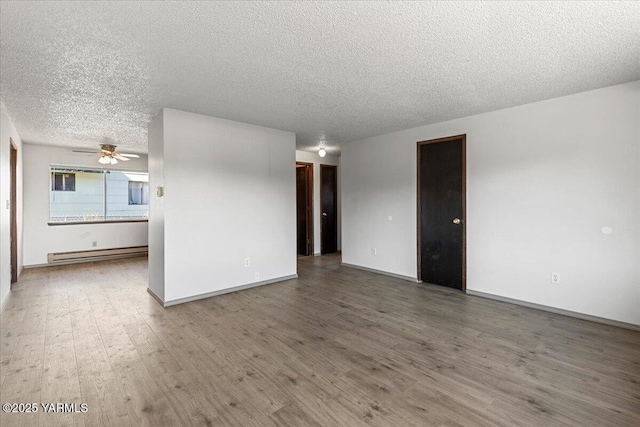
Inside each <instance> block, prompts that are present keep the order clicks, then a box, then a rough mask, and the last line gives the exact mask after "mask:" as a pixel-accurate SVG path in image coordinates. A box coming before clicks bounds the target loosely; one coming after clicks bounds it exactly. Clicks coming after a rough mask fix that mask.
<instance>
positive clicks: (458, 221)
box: [453, 218, 461, 225]
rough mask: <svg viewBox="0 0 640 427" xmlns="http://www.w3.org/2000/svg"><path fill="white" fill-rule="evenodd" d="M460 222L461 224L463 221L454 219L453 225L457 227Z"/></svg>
mask: <svg viewBox="0 0 640 427" xmlns="http://www.w3.org/2000/svg"><path fill="white" fill-rule="evenodd" d="M460 222H461V221H460V218H454V219H453V223H454V224H455V225H458V224H460Z"/></svg>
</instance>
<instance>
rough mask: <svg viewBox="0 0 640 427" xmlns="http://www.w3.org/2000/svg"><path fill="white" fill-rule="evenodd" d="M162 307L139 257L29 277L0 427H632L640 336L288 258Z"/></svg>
mask: <svg viewBox="0 0 640 427" xmlns="http://www.w3.org/2000/svg"><path fill="white" fill-rule="evenodd" d="M298 264H299V276H300V277H299V278H298V279H297V280H290V281H287V282H282V283H278V284H273V285H268V286H263V287H260V288H253V289H250V290H245V291H241V292H237V293H233V294H227V295H222V296H217V297H213V298H209V299H206V300H201V301H197V302H192V303H188V304H183V305H178V306H175V307H171V308H166V309H164V308H162V307H160V305H158V303H157V302H156V301H155V300H154V299H153V298H152V297H151V296H150V295H149V294H148V293H147V292H146V283H147V263H146V260H145V259H141V258H137V259H131V260H118V261H107V262H102V263H95V264H83V265H74V266H61V267H53V268H43V269H34V270H26V271H25V272H24V274H23V276H22V277H21V280H20V282H19V284H18V285H17V286H15V288H14V291H13V292H12V295H11V297H10V299H9V302H8V305H7V307H6V309H5V310H4V312H3V313H2V319H1V321H2V323H1V340H2V342H1V353H0V356H1V361H0V367H1V370H0V381H1V383H0V384H1V399H0V400H1V401H2V403H6V402H16V403H19V402H22V403H26V402H54V403H55V402H62V403H76V404H78V406H79V404H80V403H83V402H84V403H86V404H87V406H88V412H86V413H81V412H79V413H43V412H42V408H41V407H40V408H39V412H38V413H36V414H13V413H8V414H7V413H2V414H1V418H0V423H1V424H2V426H3V427H8V426H18V425H43V426H45V425H46V426H54V425H87V426H93V425H112V426H127V425H131V426H141V425H150V426H151V425H152V426H179V425H206V426H228V425H229V426H231V425H233V426H276V425H278V426H338V425H340V426H365V425H369V426H476V425H477V426H495V425H501V426H515V425H531V426H533V425H535V426H552V425H553V426H616V427H620V426H638V425H640V333H639V332H634V331H630V330H624V329H619V328H616V327H612V326H605V325H600V324H596V323H591V322H587V321H583V320H578V319H573V318H569V317H564V316H561V315H556V314H552V313H547V312H541V311H537V310H533V309H528V308H524V307H519V306H514V305H510V304H506V303H502V302H497V301H492V300H486V299H482V298H478V297H472V296H467V295H463V294H461V293H458V292H457V291H452V290H448V289H444V288H439V287H435V286H425V285H420V284H412V283H409V282H406V281H402V280H398V279H393V278H389V277H385V276H380V275H376V274H373V273H369V272H365V271H360V270H356V269H350V268H347V267H342V266H340V265H339V258H338V257H337V256H325V257H315V258H314V257H310V258H304V259H299V260H298Z"/></svg>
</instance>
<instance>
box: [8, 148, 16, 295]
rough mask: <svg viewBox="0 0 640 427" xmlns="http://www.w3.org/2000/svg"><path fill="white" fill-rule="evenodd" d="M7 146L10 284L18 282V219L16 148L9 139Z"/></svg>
mask: <svg viewBox="0 0 640 427" xmlns="http://www.w3.org/2000/svg"><path fill="white" fill-rule="evenodd" d="M9 146H10V150H11V156H10V159H9V162H10V169H11V170H10V175H11V184H10V185H11V190H10V199H11V200H10V202H9V204H10V216H11V217H10V220H9V227H10V232H9V233H10V235H11V249H10V252H11V284H13V283H16V282H17V281H18V218H17V213H18V212H17V205H18V183H17V177H18V148H17V147H16V145H15V143H14V142H13V139H11V138H9Z"/></svg>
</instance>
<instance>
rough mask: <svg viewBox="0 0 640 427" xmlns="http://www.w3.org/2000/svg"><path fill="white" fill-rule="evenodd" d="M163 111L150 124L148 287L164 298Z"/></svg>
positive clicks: (161, 298)
mask: <svg viewBox="0 0 640 427" xmlns="http://www.w3.org/2000/svg"><path fill="white" fill-rule="evenodd" d="M163 117H164V113H163V112H162V111H161V112H160V113H159V114H157V115H156V116H155V117H154V118H153V119H152V120H151V122H150V123H149V132H148V135H149V151H148V153H149V289H150V290H151V292H153V293H154V294H155V295H156V296H157V297H158V298H160V300H162V301H164V196H163V197H157V189H158V187H163V186H164V125H163Z"/></svg>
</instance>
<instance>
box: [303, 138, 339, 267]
mask: <svg viewBox="0 0 640 427" xmlns="http://www.w3.org/2000/svg"><path fill="white" fill-rule="evenodd" d="M296 162H305V163H313V253H314V254H315V255H320V243H321V241H320V225H321V224H322V223H321V221H320V165H332V166H338V207H337V210H338V221H337V222H338V250H340V249H341V248H342V242H341V240H342V215H341V211H340V208H341V205H340V198H341V191H340V157H339V156H332V155H331V154H327V155H326V156H324V157H320V156H318V153H311V152H309V151H300V150H297V151H296Z"/></svg>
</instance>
